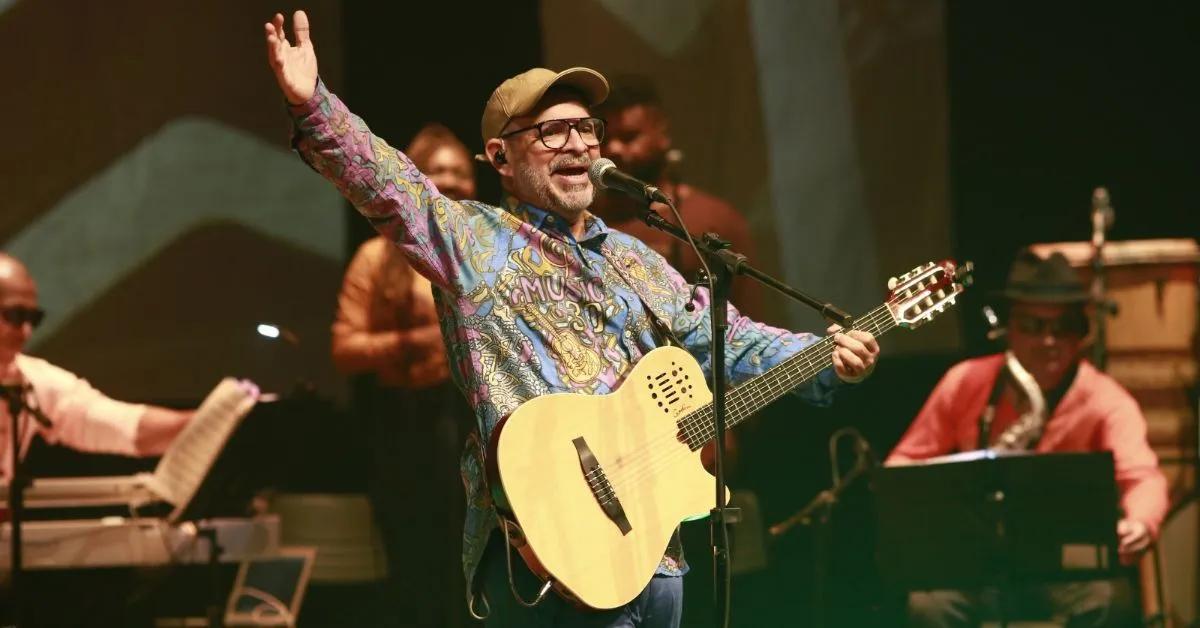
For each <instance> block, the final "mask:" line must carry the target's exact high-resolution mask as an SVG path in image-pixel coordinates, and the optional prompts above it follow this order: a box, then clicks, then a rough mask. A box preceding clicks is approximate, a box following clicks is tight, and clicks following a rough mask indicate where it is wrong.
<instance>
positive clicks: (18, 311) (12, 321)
mask: <svg viewBox="0 0 1200 628" xmlns="http://www.w3.org/2000/svg"><path fill="white" fill-rule="evenodd" d="M45 317H46V312H45V310H43V309H42V308H40V307H23V306H15V307H6V308H0V318H2V319H4V322H6V323H8V324H9V325H12V326H13V327H20V326H21V325H24V324H25V323H29V325H30V326H31V327H37V326H38V325H40V324H42V319H43V318H45Z"/></svg>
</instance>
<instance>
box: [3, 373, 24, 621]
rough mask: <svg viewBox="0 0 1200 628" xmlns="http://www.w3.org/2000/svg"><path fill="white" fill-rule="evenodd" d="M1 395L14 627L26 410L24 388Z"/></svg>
mask: <svg viewBox="0 0 1200 628" xmlns="http://www.w3.org/2000/svg"><path fill="white" fill-rule="evenodd" d="M0 395H3V397H4V400H5V401H6V402H8V417H9V421H10V426H9V429H10V439H9V440H10V441H11V442H12V450H11V451H10V452H9V455H10V456H12V469H13V472H12V477H11V478H9V479H8V516H9V524H8V525H9V541H10V542H11V548H10V549H9V556H10V558H11V567H10V571H11V573H12V575H11V576H10V578H11V582H10V585H9V596H10V598H11V599H12V624H10V625H11V626H13V627H14V628H17V627H19V626H21V622H22V617H21V605H22V599H23V598H22V596H23V595H24V592H23V591H22V586H23V582H22V580H23V578H22V575H21V568H22V560H21V549H22V547H23V545H22V542H21V520H22V519H23V518H24V510H25V484H26V479H25V473H24V471H23V470H22V469H21V467H22V464H21V440H22V439H21V437H20V436H21V432H20V428H21V416H22V414H23V413H24V410H25V387H24V386H22V385H20V384H16V385H10V384H3V385H2V386H0Z"/></svg>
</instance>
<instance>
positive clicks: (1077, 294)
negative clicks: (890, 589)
mask: <svg viewBox="0 0 1200 628" xmlns="http://www.w3.org/2000/svg"><path fill="white" fill-rule="evenodd" d="M1004 296H1005V297H1006V300H1007V306H1008V307H1007V310H1008V321H1007V327H1006V338H1007V339H1008V348H1009V352H1010V353H1011V354H1012V357H1013V358H1015V359H1016V360H1017V362H1018V364H1019V365H1020V367H1021V368H1022V369H1023V370H1024V371H1025V372H1027V373H1028V374H1029V375H1030V376H1031V377H1032V380H1033V382H1034V384H1033V385H1034V386H1036V387H1037V389H1039V390H1038V391H1036V392H1034V394H1037V395H1039V397H1040V399H1041V403H1039V404H1038V405H1039V406H1044V408H1045V410H1044V411H1043V414H1044V417H1042V425H1041V426H1039V427H1038V428H1035V429H1034V430H1033V431H1032V432H1031V435H1032V438H1030V437H1027V436H1024V435H1022V434H1021V432H1022V431H1023V430H1022V428H1021V427H1019V425H1020V422H1019V421H1018V419H1019V418H1020V417H1021V416H1022V415H1024V414H1026V413H1028V412H1030V408H1031V402H1030V399H1029V394H1028V393H1026V392H1024V389H1023V388H1022V387H1021V386H1018V385H1014V384H1013V382H1014V381H1016V380H1015V379H1014V378H1012V377H1010V376H1009V375H1008V369H1007V368H1006V366H1005V355H1004V354H994V355H989V356H984V357H980V358H973V359H970V360H966V361H964V362H960V363H959V364H957V365H955V366H953V367H951V369H950V370H949V371H948V372H947V373H946V375H945V376H943V377H942V380H941V381H940V382H939V383H938V385H937V387H935V388H934V390H933V392H932V393H931V394H930V396H929V399H928V400H927V401H926V402H925V406H924V407H923V408H922V409H921V412H920V414H918V415H917V418H916V420H915V421H914V422H913V424H912V426H911V427H909V429H908V432H907V433H906V434H905V435H904V437H903V438H902V439H901V440H900V443H899V444H898V445H896V448H895V449H894V450H893V451H892V453H891V455H889V456H888V459H887V461H886V463H885V464H887V465H900V464H907V463H910V462H913V461H917V460H924V459H926V458H932V457H934V456H941V455H945V454H950V453H955V452H960V451H970V450H975V449H979V448H980V445H985V446H991V445H993V444H995V443H998V442H1002V441H1006V440H1007V437H1010V436H1011V437H1013V441H1014V442H1018V443H1021V442H1025V443H1027V446H1028V447H1029V449H1031V450H1033V451H1036V452H1043V453H1044V452H1061V451H1111V452H1112V454H1113V461H1114V463H1115V466H1116V475H1117V477H1116V480H1117V484H1118V486H1119V488H1120V492H1121V506H1122V508H1123V510H1124V517H1123V518H1122V519H1121V520H1120V522H1119V524H1118V527H1117V534H1118V536H1119V538H1120V551H1121V553H1122V554H1123V555H1124V556H1126V557H1128V556H1132V555H1133V554H1135V553H1137V552H1140V551H1141V550H1143V549H1145V548H1146V547H1147V546H1148V545H1149V543H1150V541H1151V539H1152V538H1153V537H1154V535H1155V534H1156V533H1157V531H1158V528H1159V526H1160V525H1161V524H1162V521H1163V518H1164V517H1165V516H1166V513H1167V481H1166V478H1165V477H1164V476H1163V474H1162V472H1161V471H1159V469H1158V458H1157V457H1156V456H1155V455H1154V450H1153V449H1151V448H1150V445H1149V443H1148V442H1147V441H1146V419H1145V417H1143V416H1142V411H1141V409H1140V408H1139V407H1138V404H1137V401H1136V400H1135V399H1134V398H1133V396H1131V395H1130V394H1129V393H1128V392H1127V391H1126V390H1125V389H1124V388H1122V387H1121V385H1120V384H1118V383H1117V382H1116V380H1114V379H1112V378H1111V377H1109V376H1108V375H1106V374H1105V373H1102V372H1101V371H1099V370H1097V369H1096V368H1095V367H1094V366H1092V365H1091V364H1090V363H1089V362H1086V361H1084V360H1083V359H1082V356H1083V347H1084V344H1083V341H1084V338H1085V337H1086V336H1087V327H1088V319H1087V314H1086V310H1085V308H1086V305H1087V302H1088V299H1089V295H1088V291H1087V288H1086V287H1085V286H1084V284H1083V282H1082V281H1081V280H1080V278H1079V276H1078V274H1076V272H1075V270H1074V269H1073V268H1071V265H1070V263H1069V262H1068V261H1067V259H1066V258H1065V257H1063V256H1062V254H1060V253H1056V254H1054V255H1052V256H1051V257H1049V258H1047V259H1042V258H1040V257H1038V256H1037V255H1036V254H1034V253H1033V252H1031V251H1029V250H1024V251H1022V252H1021V253H1020V254H1019V255H1018V256H1017V260H1016V261H1015V262H1014V263H1013V266H1012V269H1011V271H1010V273H1009V278H1008V285H1007V286H1006V288H1005V291H1004ZM989 406H991V409H990V411H989V410H988V407H989ZM985 412H986V413H987V415H988V416H991V417H992V419H991V421H990V422H987V425H988V427H986V428H985V431H984V433H983V434H981V433H980V432H981V429H980V425H981V422H980V417H981V416H983V415H984V414H985ZM1010 604H1011V606H1012V608H1011V609H1010V610H1011V612H1013V613H1015V614H1017V615H1030V616H1041V615H1054V616H1065V617H1067V618H1069V619H1070V621H1069V622H1068V624H1067V625H1069V626H1118V625H1124V623H1123V622H1125V621H1128V619H1127V618H1125V617H1124V616H1125V614H1127V612H1128V609H1125V608H1121V605H1118V604H1115V603H1114V596H1113V586H1112V583H1110V582H1107V581H1094V582H1076V583H1069V584H1057V585H1053V584H1052V585H1042V586H1027V587H1023V588H1021V589H1019V590H1018V591H1016V595H1015V599H1013V600H1011V601H1010ZM1006 606H1008V605H1006ZM986 614H992V615H995V614H996V610H995V604H994V596H992V595H991V593H990V592H989V593H988V595H984V596H981V595H978V594H977V592H965V591H921V592H914V593H912V594H911V595H910V596H909V615H910V618H911V623H912V625H916V626H973V625H978V622H979V621H981V619H982V618H983V616H984V615H986Z"/></svg>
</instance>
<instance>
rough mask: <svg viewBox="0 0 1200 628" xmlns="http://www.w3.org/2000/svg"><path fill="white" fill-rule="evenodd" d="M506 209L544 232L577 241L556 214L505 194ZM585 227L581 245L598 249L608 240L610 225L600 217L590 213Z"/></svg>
mask: <svg viewBox="0 0 1200 628" xmlns="http://www.w3.org/2000/svg"><path fill="white" fill-rule="evenodd" d="M504 207H505V209H507V210H508V211H509V213H511V214H513V215H514V216H516V217H517V218H520V219H521V220H523V221H525V222H527V223H529V224H531V225H533V226H534V227H537V228H538V229H541V230H542V231H547V232H551V233H557V234H559V235H562V236H564V237H566V238H568V239H570V240H574V239H575V236H573V235H572V234H571V230H570V228H569V227H568V226H567V222H566V221H565V220H563V219H562V218H561V217H559V216H558V215H557V214H555V213H554V212H551V211H547V210H545V209H542V208H540V207H536V206H534V205H531V204H529V203H524V202H521V201H519V200H517V199H516V197H514V196H512V195H510V194H505V197H504ZM583 225H584V233H583V238H581V239H580V240H579V244H580V245H583V246H587V247H589V248H593V247H598V246H600V244H601V243H602V242H604V240H606V239H607V238H608V233H609V230H608V225H606V224H604V221H603V220H601V219H600V217H599V216H597V215H595V214H593V213H591V212H588V213H587V214H586V215H585V216H584V218H583Z"/></svg>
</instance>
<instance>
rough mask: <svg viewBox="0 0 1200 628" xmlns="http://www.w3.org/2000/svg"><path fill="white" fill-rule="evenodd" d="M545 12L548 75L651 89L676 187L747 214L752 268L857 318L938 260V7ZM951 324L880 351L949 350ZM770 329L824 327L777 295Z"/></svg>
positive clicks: (824, 4) (941, 234) (941, 68)
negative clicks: (587, 72)
mask: <svg viewBox="0 0 1200 628" xmlns="http://www.w3.org/2000/svg"><path fill="white" fill-rule="evenodd" d="M541 7H542V22H543V25H542V33H543V40H542V41H543V46H544V56H545V61H546V63H547V65H548V66H549V67H551V68H556V69H561V68H565V67H569V66H573V65H586V66H590V67H594V68H596V69H598V70H600V71H602V72H604V73H608V74H619V73H627V72H633V73H642V74H647V75H649V76H650V77H651V78H653V79H655V80H657V82H658V84H659V86H660V90H661V94H662V97H663V99H664V101H665V102H664V105H665V107H666V110H667V114H668V116H669V117H670V119H671V125H672V130H673V135H674V138H675V143H676V147H677V148H679V149H681V150H682V151H683V155H684V158H683V162H682V171H683V177H684V179H685V180H687V181H690V182H692V183H694V184H695V185H698V186H700V187H702V188H705V189H707V190H709V191H711V192H713V193H715V194H717V195H719V196H722V197H724V198H726V199H728V200H729V201H731V202H732V203H733V204H734V206H735V207H737V208H738V209H739V210H740V211H742V212H743V213H744V215H745V216H746V217H747V219H748V220H749V221H750V224H751V227H752V229H753V232H754V234H755V238H756V244H757V245H758V248H759V250H760V255H761V259H757V260H752V262H755V263H756V265H758V266H760V267H761V268H763V269H764V270H766V271H768V272H771V273H772V274H777V275H778V276H779V277H781V278H782V279H783V280H784V281H786V282H787V283H789V284H791V285H793V286H796V287H798V288H800V289H802V290H805V291H807V292H810V293H812V294H813V295H814V296H816V297H818V298H821V299H826V300H828V301H831V302H833V303H835V304H837V305H839V306H841V307H843V308H844V309H846V310H848V311H850V312H851V313H861V312H865V311H867V310H868V309H870V308H873V307H874V306H876V305H878V304H879V303H880V302H881V300H882V299H883V297H884V293H885V290H886V285H887V279H888V277H890V276H893V275H898V274H901V273H904V272H906V271H908V270H909V269H911V268H912V267H914V266H917V265H919V264H922V263H924V262H927V261H936V260H941V259H944V258H948V257H951V253H952V250H953V247H952V244H953V243H952V241H951V226H950V223H949V215H950V212H949V208H948V204H949V202H948V198H949V187H948V186H949V184H948V173H947V170H948V167H947V161H948V160H947V131H946V129H947V126H948V123H947V106H946V67H945V66H946V62H945V43H944V36H943V19H942V18H943V16H942V10H943V8H942V2H941V0H913V1H910V2H891V1H889V2H868V1H867V0H850V1H844V2H835V1H834V0H797V1H795V2H776V1H774V0H661V1H659V2H654V3H646V2H641V1H640V0H576V1H574V2H560V1H557V0H542V3H541ZM740 281H750V280H748V279H740ZM958 315H959V313H958V312H954V314H953V315H946V316H943V317H941V318H939V319H937V320H936V321H935V322H934V324H932V325H930V326H928V327H926V328H923V329H921V330H919V331H918V332H916V333H912V334H909V333H897V334H895V335H894V336H890V337H889V338H888V340H887V344H886V350H887V351H888V352H891V353H898V352H905V351H956V350H958V348H959V346H960V337H959V321H958ZM768 317H769V319H771V320H772V322H777V323H785V324H789V325H793V326H802V327H804V328H814V329H824V327H823V326H822V323H821V321H820V319H819V317H817V316H816V315H815V314H813V313H811V311H810V310H808V309H807V308H804V307H803V306H801V305H791V304H788V303H785V302H784V298H783V297H777V296H776V295H775V293H773V292H772V293H771V295H770V297H769V314H768Z"/></svg>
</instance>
